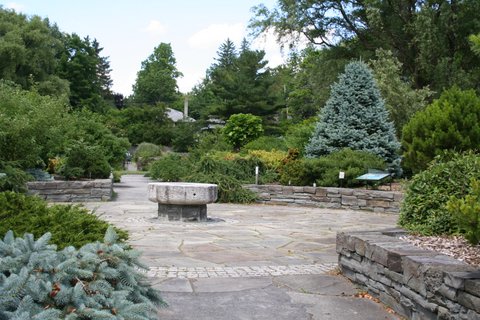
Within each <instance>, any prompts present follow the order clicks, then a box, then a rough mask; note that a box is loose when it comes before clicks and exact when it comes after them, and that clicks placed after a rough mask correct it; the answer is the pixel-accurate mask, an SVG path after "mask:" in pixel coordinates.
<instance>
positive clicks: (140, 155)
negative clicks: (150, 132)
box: [133, 142, 162, 170]
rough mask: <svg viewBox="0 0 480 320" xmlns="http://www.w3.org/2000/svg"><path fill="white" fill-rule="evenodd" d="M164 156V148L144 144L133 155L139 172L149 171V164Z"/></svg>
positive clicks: (147, 143)
mask: <svg viewBox="0 0 480 320" xmlns="http://www.w3.org/2000/svg"><path fill="white" fill-rule="evenodd" d="M161 155H162V148H161V147H160V146H157V145H156V144H153V143H149V142H142V143H140V144H139V145H138V147H137V149H136V150H135V153H134V154H133V161H135V162H136V163H137V168H138V170H144V169H147V170H148V166H149V164H150V163H151V162H152V161H154V160H156V159H158V158H159V157H160V156H161Z"/></svg>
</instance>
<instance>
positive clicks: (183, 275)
mask: <svg viewBox="0 0 480 320" xmlns="http://www.w3.org/2000/svg"><path fill="white" fill-rule="evenodd" d="M336 267H337V264H336V263H322V264H308V265H288V266H240V267H237V266H235V267H150V268H149V270H148V271H147V272H146V275H147V277H150V278H179V279H197V278H246V277H275V276H285V275H304V274H325V273H328V272H330V271H332V270H334V269H335V268H336Z"/></svg>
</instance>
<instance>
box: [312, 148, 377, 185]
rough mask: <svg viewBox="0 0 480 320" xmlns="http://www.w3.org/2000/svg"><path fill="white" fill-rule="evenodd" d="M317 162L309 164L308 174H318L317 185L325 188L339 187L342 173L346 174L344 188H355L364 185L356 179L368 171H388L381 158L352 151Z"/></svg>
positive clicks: (348, 150) (328, 156)
mask: <svg viewBox="0 0 480 320" xmlns="http://www.w3.org/2000/svg"><path fill="white" fill-rule="evenodd" d="M316 160H317V161H308V162H307V168H308V172H310V174H311V175H317V174H318V178H317V179H316V183H317V185H318V186H323V187H339V186H340V180H339V179H338V174H339V172H340V171H343V172H345V179H344V180H343V182H342V186H344V187H355V186H359V185H361V184H362V183H363V182H360V181H359V180H356V179H355V178H357V177H358V176H360V175H362V174H364V173H367V172H368V169H378V170H385V169H386V164H385V161H384V160H383V159H382V158H380V157H379V156H376V155H374V154H371V153H368V152H364V151H354V150H351V149H342V150H340V151H337V152H334V153H331V154H329V155H327V156H325V157H320V158H318V159H316Z"/></svg>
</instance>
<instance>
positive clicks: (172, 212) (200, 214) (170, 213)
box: [158, 203, 207, 221]
mask: <svg viewBox="0 0 480 320" xmlns="http://www.w3.org/2000/svg"><path fill="white" fill-rule="evenodd" d="M158 216H159V217H168V220H169V221H207V205H206V204H199V205H181V204H161V203H159V204H158Z"/></svg>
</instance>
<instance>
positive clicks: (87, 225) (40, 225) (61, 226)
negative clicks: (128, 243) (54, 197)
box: [0, 192, 128, 248]
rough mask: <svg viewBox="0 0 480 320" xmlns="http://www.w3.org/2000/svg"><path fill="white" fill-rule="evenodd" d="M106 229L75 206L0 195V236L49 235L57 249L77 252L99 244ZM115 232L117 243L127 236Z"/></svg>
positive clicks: (17, 194) (85, 211)
mask: <svg viewBox="0 0 480 320" xmlns="http://www.w3.org/2000/svg"><path fill="white" fill-rule="evenodd" d="M108 226H109V224H108V223H107V222H105V221H102V220H100V219H99V218H98V217H97V216H95V215H93V214H91V213H89V212H88V210H86V209H84V208H81V207H79V206H71V205H68V206H65V205H53V206H49V205H48V204H47V203H46V202H45V201H44V200H42V199H40V198H38V197H33V196H26V195H23V194H19V193H14V192H2V193H0V234H5V233H6V232H7V231H8V230H12V231H13V232H14V234H15V235H17V236H20V235H23V234H24V233H32V234H33V235H35V237H40V236H41V235H43V234H44V233H46V232H51V234H52V237H51V241H52V243H54V244H56V245H57V246H58V247H59V248H64V247H67V246H74V247H77V248H78V247H80V246H82V245H84V244H86V243H88V242H93V241H98V240H101V239H102V237H103V235H104V234H105V231H106V230H107V228H108ZM117 232H118V233H119V235H120V239H122V240H125V239H127V237H128V235H127V232H125V231H123V230H119V229H117Z"/></svg>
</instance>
